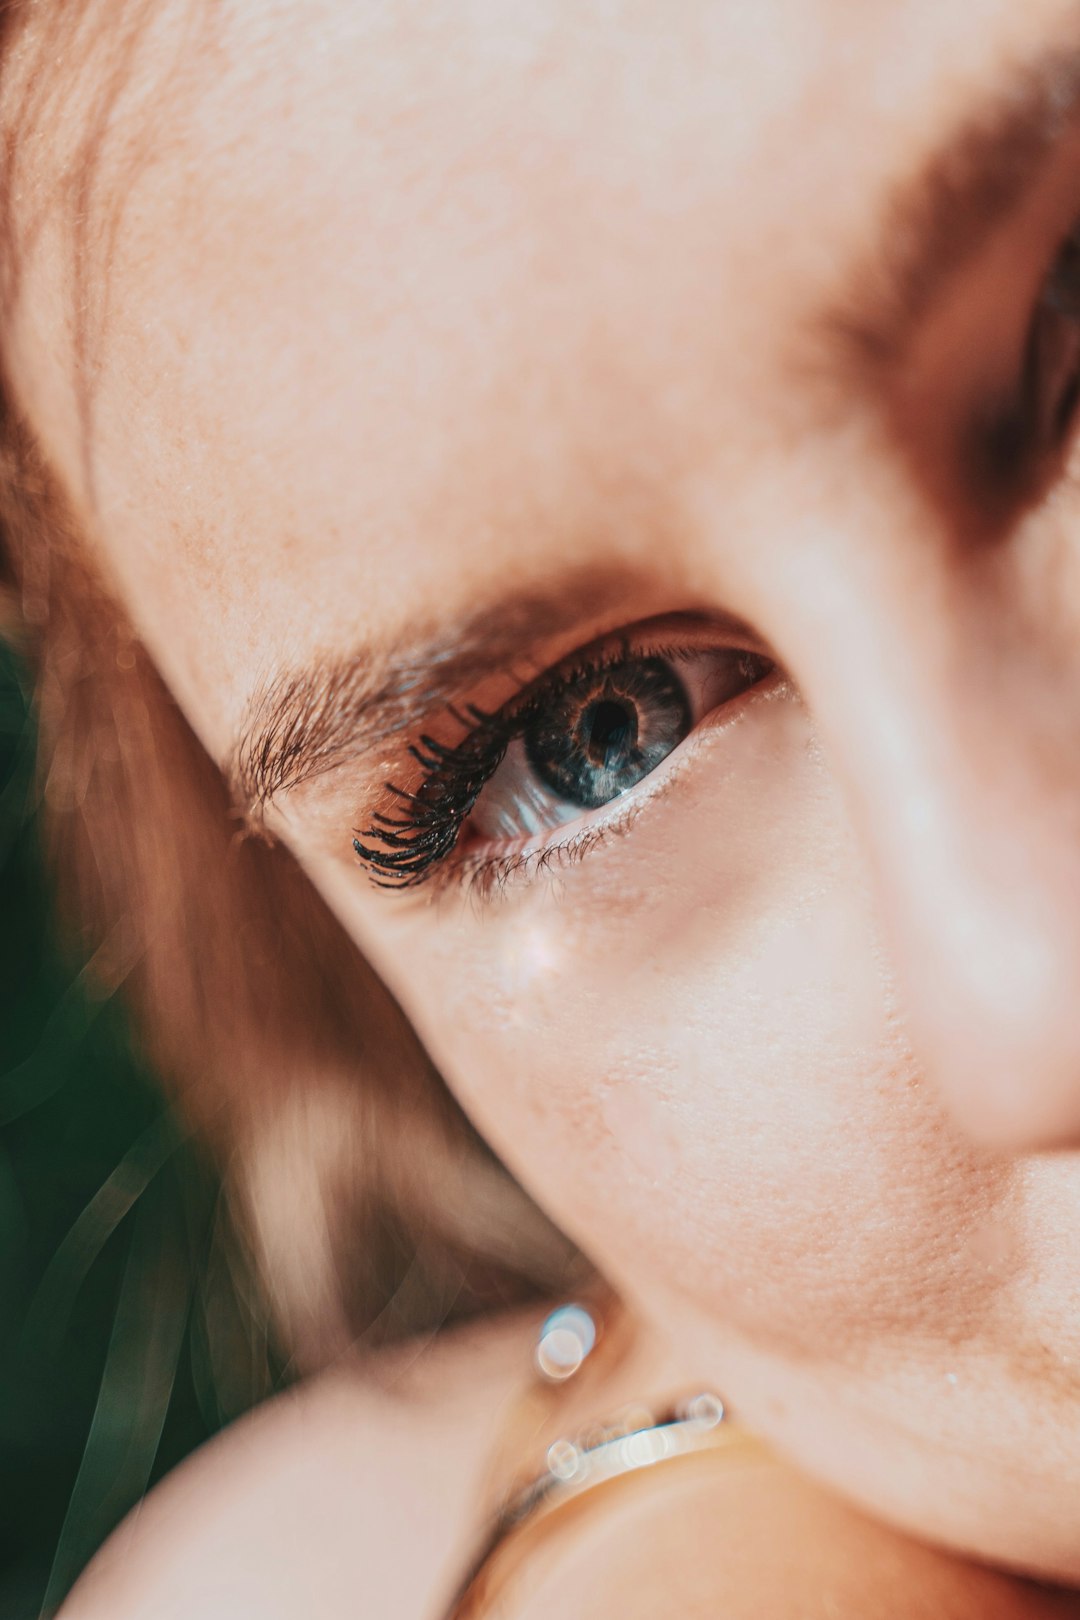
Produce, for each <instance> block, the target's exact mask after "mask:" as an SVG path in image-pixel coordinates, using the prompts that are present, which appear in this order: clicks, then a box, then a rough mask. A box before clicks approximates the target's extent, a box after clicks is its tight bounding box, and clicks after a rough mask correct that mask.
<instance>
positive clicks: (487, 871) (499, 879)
mask: <svg viewBox="0 0 1080 1620" xmlns="http://www.w3.org/2000/svg"><path fill="white" fill-rule="evenodd" d="M679 650H680V649H673V648H670V647H658V646H653V645H648V646H643V645H638V644H637V643H635V642H632V641H631V640H630V639H629V638H626V637H623V638H622V639H620V640H619V641H618V643H616V644H615V645H613V646H612V647H610V648H608V649H607V650H606V651H603V652H597V653H594V654H586V655H580V656H579V657H578V658H576V659H575V660H574V661H573V662H572V663H569V664H566V665H563V666H561V667H559V668H557V669H556V670H554V671H549V672H548V673H547V674H546V675H543V676H541V677H540V679H539V680H538V681H537V682H535V683H533V684H531V685H529V686H528V688H527V689H526V690H525V691H524V692H519V694H518V695H516V696H515V697H513V698H511V700H510V701H509V702H508V703H507V704H504V705H503V707H502V708H501V709H499V710H497V711H495V712H492V713H488V712H486V711H484V710H482V709H479V708H476V707H473V706H469V707H467V708H466V709H465V711H464V712H462V710H460V709H455V708H452V709H450V710H449V711H448V713H449V715H450V717H451V719H452V720H453V721H454V722H455V723H456V724H457V725H459V726H460V727H461V728H462V730H463V732H464V735H463V736H462V737H461V738H460V740H459V741H458V742H457V743H456V744H455V745H454V746H453V747H447V746H446V745H445V744H443V743H440V742H439V741H438V740H437V739H436V738H434V737H432V736H430V735H428V734H424V735H422V736H421V737H420V739H419V742H418V743H416V744H413V745H412V746H411V747H410V748H409V750H408V752H409V754H410V755H411V757H412V758H413V760H414V761H415V762H416V763H417V764H418V765H419V767H420V769H421V771H422V772H423V777H422V780H421V782H420V783H419V785H418V786H417V788H416V789H415V791H412V792H407V791H406V790H405V789H403V788H401V787H400V786H398V785H397V784H395V783H394V782H387V784H386V792H387V793H388V794H389V795H391V797H392V798H393V799H394V800H395V801H396V802H395V807H394V809H393V810H392V811H389V812H377V813H375V814H373V815H372V817H371V821H370V825H369V826H367V827H366V828H364V829H362V830H359V829H358V830H357V831H356V833H355V834H354V837H353V849H354V851H355V852H356V854H357V856H358V857H359V859H360V860H361V861H362V863H363V864H364V865H365V866H366V867H367V869H368V876H369V878H370V880H371V882H372V883H373V884H374V885H375V886H376V887H378V888H384V889H392V890H399V889H410V888H416V887H418V886H419V885H420V884H423V883H427V882H428V881H429V880H430V879H431V878H432V876H433V874H435V873H436V872H437V870H438V869H439V868H443V869H444V872H445V876H446V877H447V878H448V879H449V878H451V877H456V878H460V879H462V880H463V881H465V880H467V881H468V882H469V884H470V886H474V887H477V888H479V889H480V890H482V891H483V892H485V893H487V892H490V891H491V890H493V889H497V888H499V887H501V886H502V885H503V884H504V883H505V882H506V881H508V880H509V879H510V878H511V877H514V876H521V875H524V874H525V873H529V874H532V873H535V872H539V871H546V870H549V869H550V868H551V867H553V866H555V865H559V866H562V865H570V864H574V863H576V862H577V861H578V860H580V859H582V858H583V857H584V855H585V854H587V853H588V852H590V851H591V850H593V849H594V848H596V846H597V845H598V844H599V843H601V842H603V841H604V840H606V839H607V838H608V837H610V836H612V835H614V834H615V833H617V832H618V833H621V832H625V831H626V830H627V829H628V828H629V826H630V825H631V823H632V821H633V820H634V819H635V816H636V813H637V810H638V809H639V808H640V804H639V803H637V802H630V803H627V804H624V805H622V806H620V810H619V812H618V813H617V815H616V816H614V817H611V818H609V819H607V820H605V821H604V822H602V823H600V824H599V825H596V824H594V825H591V826H587V827H585V828H582V829H580V830H579V831H578V832H577V833H574V834H571V835H569V836H567V837H565V838H562V839H549V840H548V841H546V842H545V843H544V844H543V845H541V846H539V847H535V848H530V849H527V850H526V849H517V850H511V851H506V850H503V851H499V852H491V853H489V854H487V855H478V856H477V857H476V858H475V859H473V860H471V861H469V860H458V861H456V862H453V863H448V857H449V856H450V855H451V854H452V853H453V852H454V850H455V847H456V846H457V843H458V839H459V837H460V834H461V831H462V828H463V827H464V825H465V823H466V821H467V820H468V818H469V816H470V814H471V813H472V811H473V809H474V807H475V805H476V801H477V799H478V797H479V795H480V793H481V790H482V789H483V788H484V786H485V785H486V784H487V782H488V781H490V779H491V777H492V776H493V775H494V773H495V771H496V770H497V769H498V767H499V765H500V764H501V763H502V761H503V758H504V757H505V754H506V751H507V749H508V748H509V746H510V744H511V743H512V742H513V741H514V739H515V738H517V737H519V736H521V735H522V734H523V733H524V732H525V730H526V729H527V727H528V726H529V723H530V721H531V720H532V719H533V718H534V716H535V715H536V714H537V713H538V711H540V710H542V709H545V708H547V707H548V706H549V705H551V704H552V703H553V702H556V701H557V700H558V699H559V697H560V694H562V693H563V692H565V691H566V690H567V689H568V688H570V687H572V686H573V685H574V684H575V683H577V682H580V681H582V680H586V679H593V680H594V679H596V678H598V677H600V676H602V675H603V674H604V673H605V671H607V670H609V669H615V668H617V667H618V666H619V665H621V664H625V663H626V661H627V660H628V659H629V658H631V657H634V658H646V657H656V658H668V659H671V658H674V657H676V656H677V654H678V652H679ZM747 656H749V657H762V663H763V664H766V665H768V660H766V659H764V657H763V656H762V655H757V654H752V653H749V652H748V653H747ZM768 667H771V665H768ZM760 678H761V677H759V679H760ZM613 802H614V801H613ZM552 830H554V829H552ZM447 868H448V869H447Z"/></svg>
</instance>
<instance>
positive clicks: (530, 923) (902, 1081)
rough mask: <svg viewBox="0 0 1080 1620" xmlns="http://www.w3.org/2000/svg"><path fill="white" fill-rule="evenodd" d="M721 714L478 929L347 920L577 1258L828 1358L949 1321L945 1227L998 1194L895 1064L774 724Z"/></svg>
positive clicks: (853, 915)
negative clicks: (694, 754) (624, 824)
mask: <svg viewBox="0 0 1080 1620" xmlns="http://www.w3.org/2000/svg"><path fill="white" fill-rule="evenodd" d="M748 719H749V721H750V723H747V724H741V725H739V726H737V727H735V728H733V729H732V731H730V732H729V733H727V734H725V735H721V736H720V737H719V738H717V739H716V741H715V743H710V744H708V745H707V746H706V749H705V751H704V754H703V756H701V757H699V758H698V759H697V760H695V761H693V762H692V764H691V765H690V767H689V768H688V769H686V770H685V771H684V772H683V774H682V776H681V777H680V778H679V779H677V780H676V781H675V782H674V784H673V786H672V788H671V790H670V791H669V792H668V793H667V794H666V795H665V796H664V797H662V798H661V799H659V800H658V801H657V802H656V803H655V804H654V805H652V806H650V807H649V808H648V809H647V810H646V811H645V813H644V814H643V815H642V817H641V819H640V820H639V821H638V823H637V824H636V825H635V827H634V828H633V830H632V831H631V832H630V833H629V834H628V836H627V837H626V838H624V839H620V840H618V841H617V842H615V843H614V844H612V845H609V846H607V847H605V848H601V849H599V850H598V851H596V852H595V853H594V854H593V855H591V856H589V857H587V858H586V860H585V861H584V863H583V864H582V865H581V866H580V867H576V868H573V869H571V870H568V871H567V872H565V873H564V874H563V875H562V876H561V877H559V878H557V879H555V880H554V881H551V882H549V881H548V880H547V879H544V878H541V879H540V880H538V882H537V884H536V885H535V886H534V887H533V888H532V889H531V890H529V891H528V892H527V893H526V894H525V895H523V896H521V895H519V896H518V897H516V898H515V899H514V900H513V901H512V902H508V903H505V904H501V905H500V904H497V905H496V907H495V908H494V910H493V911H492V912H491V913H490V914H486V915H483V916H477V915H476V914H475V911H473V910H471V909H470V908H469V907H468V906H464V907H462V908H461V910H460V914H458V912H457V911H456V910H455V911H451V910H450V909H449V908H446V909H443V908H440V907H437V908H433V909H424V908H421V909H420V910H419V911H418V912H417V913H416V914H415V915H414V916H413V917H412V918H410V919H407V920H406V921H405V922H404V923H401V924H398V923H393V926H390V925H389V924H388V926H387V927H386V928H382V929H378V930H377V931H375V932H374V933H373V932H372V930H371V928H370V926H368V927H366V928H365V929H364V930H363V932H364V935H365V944H366V945H367V947H368V948H369V950H370V949H372V948H374V954H375V955H376V956H377V957H378V958H379V961H380V965H381V966H382V968H383V971H384V972H385V973H386V974H387V976H388V977H389V978H390V980H391V982H392V984H393V987H394V989H395V990H396V992H397V994H398V995H399V997H400V998H401V999H402V1001H403V1002H404V1004H405V1006H406V1010H407V1011H408V1012H409V1013H410V1015H411V1016H412V1017H413V1019H414V1020H415V1022H416V1023H417V1025H418V1027H419V1028H420V1031H421V1034H422V1035H423V1037H424V1038H425V1040H426V1042H427V1044H428V1046H429V1049H430V1050H431V1052H432V1054H433V1056H434V1057H435V1059H436V1061H437V1062H438V1063H439V1064H440V1065H441V1066H442V1068H443V1072H444V1073H445V1074H446V1076H447V1079H448V1080H449V1082H450V1083H451V1084H452V1086H453V1087H454V1089H455V1090H456V1091H457V1093H458V1095H459V1097H460V1098H461V1100H462V1101H463V1103H464V1105H465V1107H466V1108H467V1109H468V1111H469V1112H470V1113H471V1114H472V1116H473V1118H474V1119H475V1120H476V1122H477V1123H478V1125H479V1126H480V1128H481V1129H482V1130H483V1131H484V1132H485V1134H486V1135H487V1136H488V1138H489V1140H490V1141H491V1142H492V1144H493V1146H495V1148H496V1149H497V1150H498V1151H499V1152H500V1153H501V1154H502V1155H503V1157H504V1158H505V1159H506V1161H507V1162H508V1163H509V1164H510V1166H511V1167H512V1168H513V1169H514V1170H515V1171H516V1172H517V1173H518V1174H519V1175H520V1176H521V1178H522V1179H523V1181H525V1183H526V1184H527V1185H528V1186H529V1187H530V1188H531V1189H532V1191H533V1192H534V1193H535V1195H536V1196H537V1197H538V1199H539V1200H540V1202H541V1203H543V1204H544V1206H545V1207H546V1208H547V1209H548V1210H549V1211H550V1212H551V1213H552V1214H553V1216H554V1217H555V1218H556V1219H557V1220H558V1221H559V1222H560V1223H561V1224H562V1225H563V1226H564V1228H565V1229H566V1230H567V1231H568V1232H569V1233H570V1234H571V1235H572V1236H574V1237H575V1238H576V1239H577V1240H578V1241H579V1242H580V1243H581V1244H582V1246H583V1247H584V1248H585V1249H586V1250H587V1251H588V1252H589V1253H591V1254H592V1255H593V1257H594V1258H595V1259H596V1260H597V1261H598V1263H599V1264H600V1265H601V1267H602V1268H606V1269H607V1270H608V1271H609V1273H611V1274H612V1275H613V1276H615V1277H617V1278H621V1279H623V1280H625V1281H628V1282H629V1283H630V1284H631V1285H632V1286H633V1287H634V1289H635V1290H636V1291H637V1292H638V1293H639V1295H648V1293H649V1292H650V1291H651V1292H652V1293H653V1294H654V1295H657V1294H659V1293H661V1292H663V1293H665V1294H667V1295H670V1294H671V1292H672V1291H674V1292H677V1293H682V1294H684V1295H685V1297H686V1299H687V1301H693V1302H695V1304H696V1306H697V1307H698V1308H699V1309H700V1306H701V1304H702V1302H706V1304H707V1306H708V1309H709V1310H710V1311H712V1312H714V1313H715V1314H716V1316H717V1317H718V1318H722V1319H723V1320H724V1321H726V1322H729V1323H730V1324H731V1325H732V1326H735V1327H737V1328H739V1329H741V1330H742V1331H744V1332H746V1333H749V1334H752V1335H753V1336H754V1337H756V1338H758V1339H761V1340H768V1341H769V1342H770V1343H773V1344H783V1345H785V1346H789V1345H791V1344H792V1343H793V1342H794V1343H797V1344H798V1345H799V1346H800V1348H802V1349H803V1350H804V1351H805V1350H810V1351H816V1350H820V1351H821V1352H822V1353H830V1354H835V1353H838V1352H839V1350H840V1349H841V1348H842V1349H843V1350H844V1351H845V1352H847V1353H851V1352H852V1351H854V1350H857V1349H858V1347H859V1346H860V1345H862V1344H863V1343H865V1340H866V1338H867V1337H868V1336H870V1337H874V1338H880V1337H882V1336H883V1335H887V1334H889V1333H892V1332H900V1331H904V1330H906V1329H908V1328H911V1327H919V1328H921V1329H923V1330H925V1329H926V1327H927V1326H928V1319H930V1318H932V1317H933V1316H934V1314H935V1312H936V1310H937V1309H938V1307H939V1306H940V1308H941V1309H942V1313H943V1319H944V1313H945V1311H946V1310H947V1311H948V1312H949V1313H950V1317H951V1320H953V1321H954V1322H955V1320H956V1316H957V1310H958V1297H957V1289H958V1288H960V1289H962V1290H967V1291H968V1292H969V1293H970V1292H971V1291H972V1290H975V1291H976V1292H977V1291H978V1289H979V1288H986V1287H988V1286H989V1285H988V1283H987V1280H986V1272H985V1268H983V1270H981V1271H979V1272H978V1277H979V1278H981V1279H982V1280H981V1282H979V1281H972V1280H971V1277H970V1276H969V1275H968V1273H969V1272H970V1271H971V1268H970V1267H964V1266H962V1264H961V1261H960V1258H959V1257H960V1256H961V1255H962V1253H963V1250H964V1246H965V1242H966V1234H967V1233H968V1232H969V1231H970V1230H972V1229H975V1228H978V1227H980V1226H981V1225H982V1224H983V1223H985V1221H986V1220H987V1217H988V1216H989V1215H990V1214H991V1213H992V1211H993V1208H994V1206H995V1204H996V1203H997V1202H998V1201H999V1200H1001V1199H1003V1198H1005V1197H1007V1195H1008V1187H1007V1185H1006V1183H1005V1182H1004V1180H1003V1178H1002V1176H1001V1174H1000V1173H999V1172H997V1171H995V1170H993V1169H991V1168H988V1167H986V1166H983V1165H980V1164H978V1163H976V1162H975V1161H973V1160H972V1159H970V1158H968V1157H967V1156H966V1155H965V1153H964V1152H963V1151H962V1150H961V1149H960V1147H959V1146H958V1144H957V1143H956V1142H955V1140H954V1139H953V1138H952V1137H951V1135H950V1133H949V1131H948V1128H947V1126H946V1125H945V1123H944V1121H943V1119H942V1117H941V1116H940V1114H939V1113H938V1111H937V1109H936V1107H935V1106H934V1104H933V1100H932V1098H931V1097H930V1096H929V1095H928V1094H927V1093H926V1091H925V1090H924V1089H923V1087H922V1086H921V1084H920V1082H919V1077H918V1075H917V1074H916V1073H915V1071H914V1069H913V1067H912V1065H911V1062H910V1059H909V1056H908V1052H907V1049H906V1047H905V1045H904V1041H903V1037H902V1033H901V1031H900V1028H899V1025H898V1023H897V1021H896V1019H895V1017H894V1016H893V1014H892V1012H891V1009H890V1003H889V988H888V981H887V977H886V975H885V972H884V970H883V967H882V957H881V953H880V951H879V949H878V948H877V945H876V943H875V940H874V935H873V930H872V919H871V915H870V911H869V907H868V903H867V899H866V891H865V888H864V885H863V882H862V878H861V873H860V871H859V869H858V866H857V863H856V861H855V858H854V856H853V853H852V845H851V840H850V835H849V833H848V831H847V828H846V825H845V823H844V819H843V816H842V813H841V811H840V808H839V806H838V803H837V801H836V797H835V794H834V793H833V790H832V788H831V785H830V782H829V780H828V777H827V774H826V772H825V770H824V768H823V766H822V764H821V762H820V759H819V757H818V756H817V753H816V750H815V749H814V747H813V745H812V742H811V740H810V738H809V735H808V731H807V725H806V721H805V718H804V716H803V714H802V712H801V710H800V709H799V708H798V706H797V705H796V704H795V703H794V702H793V701H790V700H787V701H783V702H774V703H772V704H771V706H768V707H766V706H765V705H763V706H762V707H761V709H760V710H759V711H757V712H756V713H753V712H752V713H751V715H750V716H749V717H748ZM405 963H407V964H408V967H407V970H406V969H405V968H404V964H405ZM969 1303H970V1308H971V1310H972V1311H977V1309H978V1308H979V1303H980V1302H979V1299H978V1298H976V1297H974V1295H973V1296H972V1297H971V1299H970V1301H969Z"/></svg>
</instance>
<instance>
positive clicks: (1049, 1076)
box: [773, 525, 1080, 1151]
mask: <svg viewBox="0 0 1080 1620" xmlns="http://www.w3.org/2000/svg"><path fill="white" fill-rule="evenodd" d="M1059 542H1060V543H1059ZM797 543H798V545H799V551H798V555H797V556H795V555H794V554H793V553H789V557H790V558H791V562H792V566H791V567H790V568H784V569H782V570H781V572H783V573H784V575H785V580H786V586H785V589H784V591H782V592H781V596H782V597H783V599H784V600H783V609H782V611H781V618H783V619H784V621H785V622H784V624H783V627H782V637H781V640H782V641H783V642H785V643H786V644H784V645H780V653H781V657H782V658H783V659H784V661H785V662H786V663H787V664H788V666H789V668H791V670H792V672H793V674H794V675H795V677H796V679H797V681H798V683H799V685H800V687H801V688H802V691H803V693H804V696H805V698H806V700H807V703H808V705H809V708H810V710H811V712H812V714H813V715H814V717H815V720H816V722H817V725H818V728H819V731H820V734H821V736H822V740H823V742H824V745H825V748H826V751H827V753H828V755H829V758H830V761H831V763H832V765H833V767H834V769H835V770H836V772H837V774H838V775H839V777H840V778H841V781H842V784H843V785H844V787H845V789H846V791H847V795H848V800H849V803H850V807H851V813H852V817H853V820H854V824H855V827H856V832H857V834H858V837H859V840H860V843H861V845H862V848H863V850H864V851H865V854H866V856H867V858H868V863H869V867H870V873H871V878H872V882H873V885H874V887H875V889H876V894H877V898H878V901H879V904H880V911H881V917H882V922H883V926H884V930H885V935H886V939H887V942H888V945H889V947H890V951H891V960H892V963H893V966H894V969H895V973H896V976H897V980H898V983H899V988H900V992H901V995H902V998H903V1004H904V1010H905V1015H906V1019H907V1022H908V1025H909V1030H910V1035H911V1037H912V1039H913V1042H914V1045H915V1047H916V1050H917V1052H918V1054H919V1057H920V1060H921V1063H922V1066H923V1069H924V1071H925V1073H926V1075H927V1079H928V1082H933V1083H935V1084H936V1085H937V1086H938V1087H939V1088H940V1091H941V1093H942V1094H943V1096H944V1099H945V1101H946V1102H947V1104H948V1106H949V1107H950V1109H951V1110H952V1112H953V1113H954V1115H955V1116H956V1118H957V1119H958V1120H959V1122H960V1123H961V1125H962V1126H963V1127H964V1128H965V1129H966V1130H967V1132H968V1133H969V1134H970V1135H971V1136H972V1137H974V1138H976V1139H977V1140H979V1141H980V1142H982V1143H983V1144H985V1145H987V1146H990V1147H995V1148H1005V1149H1009V1150H1014V1151H1015V1150H1023V1149H1030V1148H1036V1147H1040V1148H1041V1147H1052V1146H1068V1145H1077V1146H1080V566H1078V565H1077V564H1073V563H1071V561H1070V556H1069V553H1070V548H1069V547H1068V546H1067V544H1066V543H1065V541H1064V538H1063V537H1061V536H1058V537H1054V536H1046V535H1043V536H1042V538H1041V539H1040V540H1039V541H1037V542H1029V543H1028V544H1027V547H1026V549H1023V548H1021V547H1019V546H1015V547H1012V548H1011V549H999V550H997V551H994V552H991V553H987V554H975V553H972V552H966V553H960V552H959V551H957V550H956V549H955V548H953V549H952V550H950V548H949V547H947V546H942V545H940V544H928V543H913V542H912V538H911V535H910V533H908V534H907V535H904V536H902V537H901V536H892V537H890V539H889V541H888V543H884V544H876V543H875V541H874V538H873V537H872V536H868V535H867V533H866V529H865V527H863V526H861V525H860V532H859V533H858V534H854V533H852V532H850V530H847V529H845V527H844V525H839V526H835V527H834V528H832V529H831V530H830V531H829V533H828V534H827V535H824V536H823V535H822V534H821V533H820V532H819V533H817V534H816V535H814V536H806V535H804V536H803V537H802V538H801V540H800V541H799V542H797ZM1051 562H1053V566H1051ZM773 583H774V584H775V577H774V581H773ZM1070 589H1071V591H1072V605H1073V606H1074V607H1075V609H1076V612H1075V616H1071V615H1070V611H1069V608H1070ZM776 599H777V598H776V595H775V592H774V595H773V601H774V603H775V601H776ZM778 645H779V643H778Z"/></svg>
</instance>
